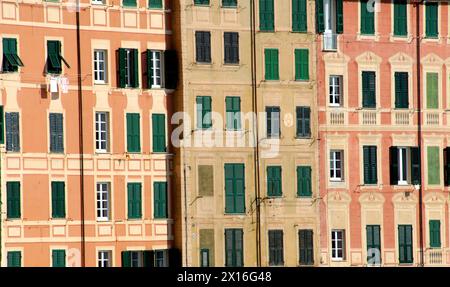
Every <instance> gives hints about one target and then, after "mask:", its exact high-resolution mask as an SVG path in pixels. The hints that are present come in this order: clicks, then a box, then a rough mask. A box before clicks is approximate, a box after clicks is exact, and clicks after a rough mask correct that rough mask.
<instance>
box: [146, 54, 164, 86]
mask: <svg viewBox="0 0 450 287" xmlns="http://www.w3.org/2000/svg"><path fill="white" fill-rule="evenodd" d="M162 61H163V53H162V52H161V51H156V50H147V69H148V70H147V75H148V83H147V84H148V87H149V88H151V89H152V88H161V87H162V73H161V70H162V68H161V67H162Z"/></svg>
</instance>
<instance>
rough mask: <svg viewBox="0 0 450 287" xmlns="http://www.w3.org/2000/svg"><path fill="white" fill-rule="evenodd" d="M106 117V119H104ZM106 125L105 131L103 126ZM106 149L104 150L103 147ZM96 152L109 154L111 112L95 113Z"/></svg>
mask: <svg viewBox="0 0 450 287" xmlns="http://www.w3.org/2000/svg"><path fill="white" fill-rule="evenodd" d="M102 115H104V117H105V119H104V120H103V119H102ZM103 125H104V127H105V128H104V129H102V126H103ZM103 144H104V145H105V148H102V145H103ZM95 151H96V152H97V153H107V152H108V151H109V112H101V111H98V112H95Z"/></svg>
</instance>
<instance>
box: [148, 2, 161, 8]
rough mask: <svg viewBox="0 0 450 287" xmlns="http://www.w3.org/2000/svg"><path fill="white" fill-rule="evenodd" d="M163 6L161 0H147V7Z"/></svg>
mask: <svg viewBox="0 0 450 287" xmlns="http://www.w3.org/2000/svg"><path fill="white" fill-rule="evenodd" d="M162 7H163V1H162V0H149V3H148V8H151V9H161V8H162Z"/></svg>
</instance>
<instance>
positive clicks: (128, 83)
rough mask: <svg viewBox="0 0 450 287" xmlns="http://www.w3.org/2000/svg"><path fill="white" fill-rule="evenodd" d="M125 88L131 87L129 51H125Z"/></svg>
mask: <svg viewBox="0 0 450 287" xmlns="http://www.w3.org/2000/svg"><path fill="white" fill-rule="evenodd" d="M125 62H126V64H125V87H127V88H128V87H131V73H130V72H131V69H132V67H131V49H125Z"/></svg>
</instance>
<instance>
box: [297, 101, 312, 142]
mask: <svg viewBox="0 0 450 287" xmlns="http://www.w3.org/2000/svg"><path fill="white" fill-rule="evenodd" d="M295 112H296V116H297V129H296V136H297V138H310V137H311V108H310V107H297V108H296V110H295Z"/></svg>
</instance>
